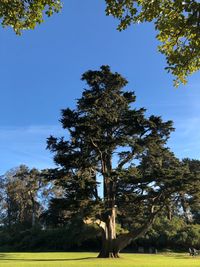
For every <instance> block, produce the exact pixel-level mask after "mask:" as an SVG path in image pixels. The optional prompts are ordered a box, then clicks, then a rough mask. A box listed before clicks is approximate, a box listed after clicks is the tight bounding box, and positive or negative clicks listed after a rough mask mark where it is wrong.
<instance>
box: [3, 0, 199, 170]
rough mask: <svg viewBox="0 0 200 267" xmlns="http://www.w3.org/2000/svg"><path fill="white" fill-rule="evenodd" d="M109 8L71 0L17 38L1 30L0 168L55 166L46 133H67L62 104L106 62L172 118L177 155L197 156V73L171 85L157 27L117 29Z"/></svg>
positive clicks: (155, 110)
mask: <svg viewBox="0 0 200 267" xmlns="http://www.w3.org/2000/svg"><path fill="white" fill-rule="evenodd" d="M104 10H105V4H104V1H103V0H97V1H94V0H84V1H79V0H68V1H65V3H64V8H63V10H62V12H61V13H60V14H58V15H54V16H53V17H52V18H50V19H46V21H45V23H43V24H42V25H40V26H39V27H37V29H35V30H34V31H26V32H24V33H23V35H22V36H20V37H19V36H16V35H15V34H14V33H13V31H12V30H11V29H9V28H6V29H2V28H1V29H0V36H1V42H0V56H1V72H0V77H1V82H0V92H1V97H0V101H1V102H0V103H1V104H0V151H1V157H0V174H3V173H4V172H5V171H7V170H8V169H10V168H12V167H15V166H18V165H19V164H22V163H23V164H27V165H28V166H30V167H37V168H46V167H51V166H53V161H52V155H51V154H50V153H49V152H48V151H47V150H46V149H45V147H46V138H47V137H48V136H49V135H50V134H53V135H56V136H61V135H63V134H64V132H63V130H62V129H61V126H60V124H59V121H58V120H59V117H60V110H61V108H65V107H72V108H73V107H74V106H75V99H77V98H79V97H80V96H81V93H82V90H83V88H84V87H85V84H84V83H83V82H82V81H80V77H81V74H82V73H84V72H85V71H87V70H88V69H98V68H99V67H100V66H101V65H103V64H106V65H110V66H111V69H112V70H113V71H117V72H119V73H121V74H122V75H123V76H125V77H126V78H127V79H128V81H129V85H128V87H127V88H128V89H130V90H134V91H135V93H136V96H137V106H138V107H142V106H144V107H146V108H147V110H148V112H147V115H148V114H149V115H150V114H155V115H161V116H162V117H163V119H165V120H169V119H170V120H173V121H174V126H175V128H176V131H175V133H173V134H172V137H171V139H170V141H169V146H170V147H171V149H172V150H173V151H174V152H175V154H176V155H177V156H178V157H179V158H183V157H191V158H197V159H199V158H200V103H199V98H200V90H199V84H200V74H199V73H196V74H195V75H193V76H192V77H190V78H189V81H188V84H187V85H186V86H180V87H179V88H178V89H175V88H173V81H172V79H173V78H172V77H171V75H169V74H167V73H166V71H165V70H164V67H165V59H164V57H163V56H162V55H161V54H159V53H158V52H157V44H158V42H157V41H156V39H155V36H156V32H155V31H154V29H153V25H152V24H144V25H140V24H139V25H136V26H132V27H130V28H129V29H128V30H126V31H124V32H118V31H117V30H116V26H117V21H116V20H114V19H113V18H112V17H106V16H105V12H104Z"/></svg>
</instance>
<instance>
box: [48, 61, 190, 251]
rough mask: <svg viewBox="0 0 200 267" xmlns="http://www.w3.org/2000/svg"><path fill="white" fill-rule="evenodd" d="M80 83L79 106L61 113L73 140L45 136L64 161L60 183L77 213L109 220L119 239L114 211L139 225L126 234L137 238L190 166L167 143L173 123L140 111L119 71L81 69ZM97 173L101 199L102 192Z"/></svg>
mask: <svg viewBox="0 0 200 267" xmlns="http://www.w3.org/2000/svg"><path fill="white" fill-rule="evenodd" d="M82 80H84V81H86V83H87V85H88V88H87V89H85V90H84V92H83V94H82V97H81V98H80V99H78V101H77V107H76V109H74V110H71V109H69V108H67V109H65V110H62V118H61V123H62V126H63V128H64V129H66V133H67V135H68V136H69V138H68V139H65V138H64V137H62V138H60V139H59V138H55V137H52V136H51V137H50V138H49V139H48V148H49V149H50V150H51V151H52V152H53V153H54V160H55V162H56V164H58V166H59V168H58V169H56V171H55V180H56V183H57V184H58V185H59V186H61V187H62V188H63V189H64V191H65V194H64V196H65V201H66V203H67V206H68V211H71V215H72V216H74V215H75V214H76V213H77V214H78V215H79V216H80V217H82V218H83V220H86V221H87V222H88V221H90V222H92V221H98V222H99V223H100V225H101V227H102V223H104V224H105V227H107V228H108V229H110V230H108V231H111V232H110V234H109V235H110V237H111V236H112V238H111V239H113V240H114V239H116V232H115V216H116V212H117V215H118V221H119V223H120V224H122V225H123V227H125V228H127V229H128V230H129V231H131V232H132V231H133V230H134V231H133V233H132V234H129V235H128V236H129V239H130V237H131V238H133V236H134V238H136V237H137V235H139V233H140V234H141V233H143V231H144V230H145V231H146V230H147V229H148V227H147V225H150V224H151V223H152V222H153V218H154V217H155V216H156V215H157V214H158V213H159V212H160V211H161V210H162V209H163V208H164V207H165V206H166V203H167V201H168V199H169V198H171V197H172V195H173V194H175V193H176V192H177V191H179V190H180V189H181V185H182V183H183V182H185V180H184V179H185V178H184V177H185V174H186V173H187V171H188V168H186V167H185V166H184V164H182V163H181V162H180V161H179V160H178V159H176V158H175V156H174V155H173V153H171V152H170V151H169V149H168V148H166V146H165V145H166V142H167V140H168V138H169V135H170V132H171V131H173V127H172V122H171V121H167V122H163V121H162V119H161V117H156V116H150V117H149V118H147V117H145V109H144V108H140V109H136V108H135V107H134V102H135V100H136V97H135V95H134V93H133V92H129V91H125V90H124V87H125V86H126V85H127V80H126V79H124V78H123V77H122V76H121V75H120V74H118V73H112V72H111V71H110V68H109V67H108V66H102V67H101V69H100V70H99V71H91V70H89V71H87V72H86V73H84V74H83V76H82ZM100 177H101V179H102V180H103V196H99V194H98V179H99V178H100ZM88 218H89V220H88ZM127 221H132V223H129V222H127ZM111 224H112V226H111ZM133 225H138V226H139V228H140V227H141V226H142V227H141V230H138V229H137V227H136V228H134V229H132V226H133ZM136 229H137V230H136ZM104 230H105V229H104ZM138 231H139V232H138ZM120 240H121V237H120V239H119V242H120V243H121V241H120ZM117 243H118V239H117V241H116V242H115V244H117ZM123 243H124V242H123ZM109 246H110V245H109ZM108 254H109V253H108Z"/></svg>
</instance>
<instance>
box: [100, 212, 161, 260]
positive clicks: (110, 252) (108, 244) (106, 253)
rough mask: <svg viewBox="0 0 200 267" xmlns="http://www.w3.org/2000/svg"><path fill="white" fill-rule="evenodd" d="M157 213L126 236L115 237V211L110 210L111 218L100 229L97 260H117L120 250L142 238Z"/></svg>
mask: <svg viewBox="0 0 200 267" xmlns="http://www.w3.org/2000/svg"><path fill="white" fill-rule="evenodd" d="M156 214H157V213H153V214H152V215H151V216H150V218H149V221H148V222H146V223H145V224H144V225H143V226H141V227H140V228H139V229H137V230H135V231H132V232H130V233H127V234H122V235H120V236H118V237H116V232H115V209H113V210H112V213H111V216H109V217H108V220H107V222H106V223H105V225H104V226H103V227H102V226H101V230H102V247H101V251H100V253H99V255H98V258H119V253H120V251H121V250H122V249H124V248H125V247H127V246H128V245H129V244H130V243H131V241H133V240H135V239H136V238H138V237H141V236H143V235H144V234H145V233H146V232H147V231H148V230H149V228H150V227H151V225H152V224H153V222H154V220H155V216H156Z"/></svg>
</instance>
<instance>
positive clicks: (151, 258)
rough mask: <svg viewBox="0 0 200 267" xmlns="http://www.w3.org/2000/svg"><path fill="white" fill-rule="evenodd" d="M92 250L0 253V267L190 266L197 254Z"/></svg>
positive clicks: (197, 259)
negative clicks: (101, 254)
mask: <svg viewBox="0 0 200 267" xmlns="http://www.w3.org/2000/svg"><path fill="white" fill-rule="evenodd" d="M96 256H97V254H96V253H85V252H84V253H76V252H74V253H0V267H29V266H30V267H32V266H34V267H114V266H115V267H186V266H187V267H193V266H200V257H190V256H188V255H187V254H181V253H180V254H175V253H172V254H170V253H168V254H157V255H150V254H149V255H148V254H121V258H120V259H97V258H96Z"/></svg>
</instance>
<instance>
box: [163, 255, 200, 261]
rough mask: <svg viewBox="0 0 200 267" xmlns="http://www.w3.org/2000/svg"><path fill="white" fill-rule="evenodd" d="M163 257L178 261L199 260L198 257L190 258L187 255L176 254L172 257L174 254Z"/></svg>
mask: <svg viewBox="0 0 200 267" xmlns="http://www.w3.org/2000/svg"><path fill="white" fill-rule="evenodd" d="M164 256H165V257H171V258H174V259H180V260H183V259H184V260H190V259H199V257H198V256H195V257H192V256H189V255H187V254H185V255H181V254H180V255H178V254H176V255H174V254H164Z"/></svg>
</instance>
